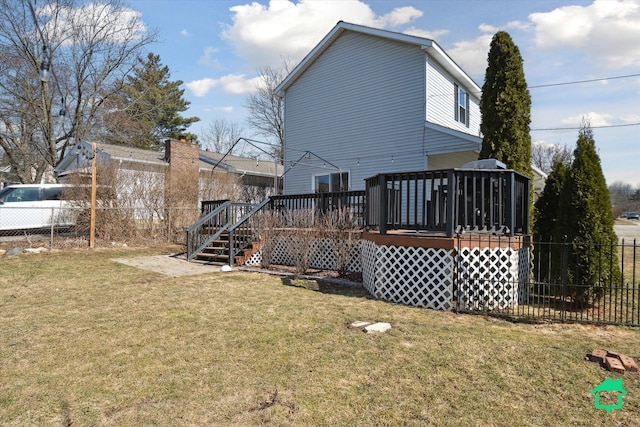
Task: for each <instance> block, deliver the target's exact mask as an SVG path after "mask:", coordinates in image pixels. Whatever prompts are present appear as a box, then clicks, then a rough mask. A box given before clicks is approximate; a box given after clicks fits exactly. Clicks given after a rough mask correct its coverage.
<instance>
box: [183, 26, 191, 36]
mask: <svg viewBox="0 0 640 427" xmlns="http://www.w3.org/2000/svg"><path fill="white" fill-rule="evenodd" d="M180 35H181V36H183V37H191V33H190V32H189V30H187V29H186V28H185V29H183V30H182V31H180Z"/></svg>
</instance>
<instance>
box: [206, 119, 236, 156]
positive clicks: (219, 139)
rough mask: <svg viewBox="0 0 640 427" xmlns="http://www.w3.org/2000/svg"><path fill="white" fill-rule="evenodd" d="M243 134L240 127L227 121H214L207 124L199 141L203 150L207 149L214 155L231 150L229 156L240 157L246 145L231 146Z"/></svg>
mask: <svg viewBox="0 0 640 427" xmlns="http://www.w3.org/2000/svg"><path fill="white" fill-rule="evenodd" d="M243 133H244V129H243V128H242V126H241V125H239V124H237V123H235V122H232V121H230V120H227V119H215V120H213V121H211V122H210V123H209V126H208V127H207V129H205V130H204V131H203V132H202V133H201V134H200V135H199V139H200V141H201V144H202V145H203V146H204V147H205V148H209V149H210V150H211V151H213V152H216V153H226V152H227V151H229V150H230V149H231V148H232V147H233V149H231V152H230V153H229V154H233V155H237V156H242V155H243V154H245V153H244V151H245V149H246V144H243V143H242V142H240V143H238V144H237V145H236V146H235V147H234V146H233V144H235V143H236V141H238V139H239V138H240V137H241V136H242V134H243Z"/></svg>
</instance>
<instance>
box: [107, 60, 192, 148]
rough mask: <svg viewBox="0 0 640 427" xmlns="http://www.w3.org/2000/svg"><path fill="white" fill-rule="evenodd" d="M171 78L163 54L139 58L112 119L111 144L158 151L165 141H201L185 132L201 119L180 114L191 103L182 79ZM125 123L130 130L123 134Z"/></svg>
mask: <svg viewBox="0 0 640 427" xmlns="http://www.w3.org/2000/svg"><path fill="white" fill-rule="evenodd" d="M170 77H171V75H170V73H169V67H167V66H166V65H165V66H163V65H162V64H161V62H160V56H159V55H155V54H153V53H149V54H148V56H147V58H146V60H145V59H144V58H138V64H137V66H136V67H135V68H134V69H133V73H132V74H131V75H129V76H127V78H126V80H125V82H123V87H122V91H121V98H120V99H118V100H117V102H118V104H119V105H116V106H114V108H113V109H112V113H111V115H110V117H109V120H108V122H109V123H112V124H113V125H112V126H110V129H109V130H108V131H107V132H108V136H107V140H108V141H109V142H112V143H119V144H123V145H132V146H136V147H139V148H146V149H157V148H159V147H160V146H161V143H162V140H163V139H164V138H179V137H182V136H186V137H187V139H189V140H193V141H195V140H196V139H197V137H196V136H195V135H192V134H185V131H186V129H187V128H188V127H189V126H190V125H191V124H192V123H194V122H197V121H199V120H200V119H199V118H198V117H182V116H181V115H180V113H181V112H183V111H186V110H187V108H188V107H189V104H190V103H189V102H188V101H186V100H185V99H184V98H183V94H184V89H180V86H181V85H182V84H183V82H182V80H176V81H171V80H170ZM123 123H126V124H127V131H123V126H122V124H123Z"/></svg>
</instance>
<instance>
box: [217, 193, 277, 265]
mask: <svg viewBox="0 0 640 427" xmlns="http://www.w3.org/2000/svg"><path fill="white" fill-rule="evenodd" d="M270 202H271V197H267V198H265V199H264V200H263V201H262V202H260V203H258V204H257V205H255V206H254V207H253V209H251V210H250V211H249V212H248V213H247V214H246V215H245V216H243V217H242V218H240V219H239V220H238V222H236V223H235V224H233V225H231V226H230V227H229V228H228V230H229V265H234V260H235V254H236V251H235V242H234V240H235V238H234V232H235V231H236V229H237V228H238V227H240V226H241V225H242V224H244V223H245V222H247V221H248V220H249V219H250V218H251V217H252V216H254V215H255V214H257V213H258V212H260V211H261V210H262V209H263V208H264V207H265V206H266V205H268V204H269V203H270ZM253 231H254V232H255V230H253ZM247 246H248V245H247ZM245 247H246V246H245ZM242 249H244V247H243V248H240V249H239V250H242Z"/></svg>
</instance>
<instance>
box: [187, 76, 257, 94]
mask: <svg viewBox="0 0 640 427" xmlns="http://www.w3.org/2000/svg"><path fill="white" fill-rule="evenodd" d="M259 82H260V78H259V77H254V78H252V79H247V78H246V76H245V75H244V74H228V75H226V76H222V77H220V78H219V79H211V78H204V79H200V80H193V81H190V82H188V83H186V84H185V86H187V88H188V89H189V90H190V91H191V92H192V93H193V94H194V95H195V96H197V97H202V96H205V95H206V94H207V93H209V91H210V90H211V89H213V88H217V87H220V88H222V90H223V91H225V92H227V93H230V94H232V95H246V94H249V93H252V92H254V91H255V90H256V86H257V85H258V83H259Z"/></svg>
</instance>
